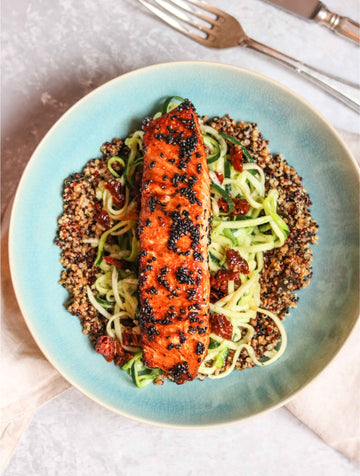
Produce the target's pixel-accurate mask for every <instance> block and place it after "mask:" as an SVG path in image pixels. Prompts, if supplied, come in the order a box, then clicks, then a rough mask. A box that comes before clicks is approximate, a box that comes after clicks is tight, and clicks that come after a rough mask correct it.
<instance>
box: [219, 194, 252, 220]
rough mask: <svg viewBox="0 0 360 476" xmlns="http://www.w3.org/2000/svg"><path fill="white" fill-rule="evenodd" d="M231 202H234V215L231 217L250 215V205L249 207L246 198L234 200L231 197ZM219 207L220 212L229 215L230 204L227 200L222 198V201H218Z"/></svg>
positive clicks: (231, 214)
mask: <svg viewBox="0 0 360 476" xmlns="http://www.w3.org/2000/svg"><path fill="white" fill-rule="evenodd" d="M231 200H232V201H233V202H234V210H233V212H232V213H230V214H229V216H231V217H237V216H241V215H246V214H247V213H248V211H249V210H250V205H249V203H248V201H247V200H245V198H232V197H231ZM218 206H219V210H220V211H221V212H222V213H228V211H229V204H228V202H227V201H226V200H225V198H220V200H218Z"/></svg>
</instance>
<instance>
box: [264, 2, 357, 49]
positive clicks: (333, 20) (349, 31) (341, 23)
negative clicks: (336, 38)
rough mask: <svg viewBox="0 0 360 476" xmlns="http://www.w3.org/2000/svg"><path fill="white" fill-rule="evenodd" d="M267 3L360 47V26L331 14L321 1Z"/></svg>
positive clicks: (345, 18)
mask: <svg viewBox="0 0 360 476" xmlns="http://www.w3.org/2000/svg"><path fill="white" fill-rule="evenodd" d="M267 2H269V3H272V4H274V5H276V6H278V7H280V8H283V9H284V10H287V11H289V12H291V13H295V14H296V15H299V16H301V17H304V18H307V19H308V20H313V21H315V22H317V23H320V24H322V25H324V26H326V27H328V28H329V29H330V30H332V31H334V32H335V33H337V34H339V35H341V36H344V37H346V38H348V39H350V40H352V41H354V42H355V43H356V44H358V45H360V25H359V24H358V23H356V22H355V21H354V20H351V19H350V18H347V17H343V16H341V15H338V14H337V13H334V12H331V11H330V10H329V9H328V8H327V7H326V6H325V5H324V4H323V3H322V2H320V1H319V0H267Z"/></svg>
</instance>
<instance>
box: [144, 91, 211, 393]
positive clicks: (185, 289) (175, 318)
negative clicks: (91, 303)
mask: <svg viewBox="0 0 360 476" xmlns="http://www.w3.org/2000/svg"><path fill="white" fill-rule="evenodd" d="M144 131H145V132H144V172H143V178H142V190H141V192H142V193H141V209H140V217H139V223H138V237H139V240H140V262H139V293H140V316H139V321H140V326H141V334H142V347H143V361H144V363H145V365H147V366H149V367H158V368H160V369H162V370H164V371H165V372H166V373H167V374H168V375H169V376H171V377H172V378H173V379H174V381H175V382H176V383H177V384H182V383H184V382H185V381H187V380H193V379H194V378H195V377H196V374H197V371H198V369H199V366H200V365H201V362H202V361H203V359H204V357H205V355H206V353H207V349H208V345H209V333H210V328H209V297H210V271H209V266H208V251H207V246H208V240H209V234H210V179H209V173H208V167H207V160H206V153H205V150H204V144H203V139H202V135H201V132H200V128H199V122H198V118H197V114H196V112H195V110H194V107H193V105H192V104H191V103H190V102H189V101H187V100H185V101H184V102H183V103H181V104H180V106H178V107H177V108H176V109H174V110H172V111H171V112H169V113H168V114H164V115H163V116H160V117H159V118H157V119H155V120H151V121H149V122H148V123H147V124H145V125H144Z"/></svg>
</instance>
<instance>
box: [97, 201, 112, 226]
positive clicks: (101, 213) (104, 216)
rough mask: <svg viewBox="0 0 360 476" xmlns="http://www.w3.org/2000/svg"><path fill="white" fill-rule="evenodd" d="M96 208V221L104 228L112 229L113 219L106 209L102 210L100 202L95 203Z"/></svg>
mask: <svg viewBox="0 0 360 476" xmlns="http://www.w3.org/2000/svg"><path fill="white" fill-rule="evenodd" d="M94 206H95V212H96V213H95V219H96V221H97V222H98V223H99V224H100V225H101V226H103V227H104V228H110V227H111V218H110V216H109V214H108V212H107V211H106V210H105V209H104V208H102V206H101V205H100V203H99V202H95V203H94Z"/></svg>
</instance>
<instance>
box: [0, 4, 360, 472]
mask: <svg viewBox="0 0 360 476" xmlns="http://www.w3.org/2000/svg"><path fill="white" fill-rule="evenodd" d="M213 3H214V4H216V5H218V6H220V7H222V8H224V9H225V10H227V11H228V12H229V13H232V14H234V15H235V16H236V17H237V18H238V19H239V20H240V21H241V22H242V24H243V27H244V28H245V30H246V31H247V32H248V33H249V34H250V35H251V36H253V37H254V38H256V39H257V40H259V41H261V42H263V43H266V44H269V45H270V46H273V47H275V48H277V49H280V50H282V51H283V52H285V53H287V54H289V55H292V56H294V57H297V58H299V59H301V60H302V61H304V62H306V63H309V64H313V65H317V66H320V67H321V68H322V69H324V70H327V71H329V72H331V73H334V74H337V75H341V76H343V77H347V78H348V79H351V80H353V81H358V82H359V81H360V61H359V60H360V53H359V52H360V48H358V47H356V46H355V45H353V44H351V43H350V42H349V41H347V40H343V39H341V38H339V37H337V36H335V35H334V34H332V33H331V32H329V31H327V30H326V29H325V28H323V27H321V26H319V25H316V24H312V23H310V22H305V21H302V20H301V19H299V18H296V17H293V16H291V15H288V14H287V13H285V12H282V11H279V10H278V9H275V8H274V7H272V6H270V5H268V4H266V3H264V2H263V1H261V0H237V1H236V2H234V1H231V0H223V1H220V0H213ZM326 3H327V5H328V6H329V7H330V8H333V9H334V10H335V11H338V12H339V13H342V14H344V15H349V16H351V17H352V18H354V19H356V18H357V19H359V9H360V7H359V2H358V0H347V1H346V2H343V1H341V0H328V1H327V2H326ZM2 24H3V25H2V41H3V46H2V89H3V100H2V131H3V132H2V133H3V141H2V148H3V152H2V210H3V209H4V208H5V206H6V204H7V202H8V201H9V200H10V198H11V196H12V195H13V193H14V191H15V189H16V185H17V183H18V180H19V178H20V175H21V172H22V170H23V168H24V167H25V165H26V163H27V161H28V160H29V158H30V156H31V153H32V151H33V150H34V148H35V147H36V145H37V144H38V143H39V141H40V140H41V138H42V137H43V135H44V134H45V133H46V131H47V130H48V129H49V128H50V127H51V125H52V124H53V123H54V122H55V120H56V119H57V118H58V117H60V116H61V115H62V114H63V112H64V111H65V110H66V109H68V108H69V107H70V106H71V105H72V104H73V103H74V102H76V101H77V100H78V99H79V98H80V97H82V96H83V95H85V94H86V93H88V92H89V91H91V90H92V89H93V88H95V87H96V86H98V85H100V84H102V83H104V82H106V81H107V80H109V79H111V78H113V77H116V76H117V75H119V74H122V73H124V72H127V71H130V70H133V69H136V68H139V67H142V66H146V65H150V64H155V63H160V62H166V61H175V60H209V61H219V62H224V63H231V64H234V65H239V66H243V67H245V68H249V69H252V70H254V71H258V72H261V73H263V74H265V75H267V76H270V77H272V78H274V79H275V80H278V81H279V82H281V83H283V84H285V85H286V86H288V87H290V88H291V89H293V90H295V91H296V92H298V93H299V94H301V95H302V96H303V97H305V98H306V99H307V100H308V101H310V102H311V103H312V104H313V105H314V106H315V107H316V108H317V109H318V110H319V111H320V112H321V113H322V114H323V115H325V116H326V117H327V118H328V119H329V121H330V122H331V123H332V124H333V125H334V126H336V127H338V128H342V129H345V130H349V131H352V132H359V116H357V115H356V114H355V113H354V112H352V111H351V110H349V109H347V108H346V107H345V106H343V105H342V104H340V103H338V102H337V101H336V100H334V99H332V98H331V97H329V96H328V95H327V94H325V93H323V92H322V91H320V90H319V89H317V88H316V87H315V86H314V85H312V84H311V83H307V82H306V81H305V80H304V79H302V78H300V77H297V76H296V75H295V74H294V73H292V72H290V71H288V70H286V69H284V68H282V67H280V66H278V65H276V64H275V63H273V62H271V61H270V60H267V59H266V58H264V57H262V56H260V55H258V54H256V53H254V52H251V51H249V50H245V49H240V48H236V49H229V50H224V51H217V50H208V49H206V48H204V47H201V46H199V45H197V44H195V43H192V42H191V41H190V40H188V39H186V38H184V37H182V36H180V35H179V34H177V33H175V32H172V31H171V30H170V29H168V28H167V27H166V26H165V25H163V24H162V23H160V22H159V21H158V20H156V19H155V18H153V17H152V16H151V15H150V14H148V13H147V12H146V11H144V10H143V9H142V8H140V7H139V6H138V4H137V2H136V1H135V0H102V1H101V2H99V1H98V0H51V1H48V0H7V1H6V0H5V1H4V2H3V4H2ZM230 471H231V472H236V473H238V474H246V475H247V476H255V475H256V476H258V475H259V476H266V475H273V474H278V475H279V476H282V475H284V476H288V475H294V476H296V475H299V476H300V475H303V474H308V475H309V476H312V475H316V476H318V475H325V474H326V475H327V476H332V475H334V476H335V475H337V476H338V475H346V476H352V475H357V474H359V467H358V466H356V465H355V464H354V463H352V462H350V461H349V460H347V459H346V458H345V457H343V456H342V455H341V454H339V453H337V452H336V451H334V450H333V449H331V448H329V447H328V446H327V445H325V444H324V443H323V442H322V441H321V440H319V439H318V438H317V437H316V436H315V435H314V434H313V433H312V432H311V431H310V430H308V429H307V428H306V427H305V426H304V425H302V424H301V423H300V422H299V421H298V420H296V419H295V418H294V417H293V416H292V415H291V414H290V413H288V412H287V411H286V410H285V409H279V410H276V411H274V412H272V413H270V414H267V415H265V416H262V417H259V418H257V419H255V420H253V421H249V422H246V423H243V424H239V425H236V426H234V427H229V428H224V429H217V430H206V431H205V430H201V431H199V430H194V431H187V430H186V431H185V430H168V429H160V428H153V427H150V426H147V425H144V424H140V423H136V422H133V421H130V420H127V419H124V418H122V417H119V416H117V415H114V414H112V413H110V412H109V411H107V410H105V409H103V408H102V407H100V406H98V405H96V404H95V403H93V402H91V401H90V400H88V399H87V398H86V397H84V396H82V395H81V394H80V393H79V392H77V391H76V390H74V389H71V390H69V391H67V392H66V393H64V394H63V395H61V396H59V397H57V398H55V399H54V400H52V401H51V402H49V403H47V404H46V405H45V406H43V407H42V408H41V409H39V410H38V411H37V413H36V414H35V416H34V418H33V421H32V423H31V425H30V426H29V428H28V430H27V431H26V432H25V434H24V435H23V438H22V439H21V441H20V444H19V445H18V447H17V449H16V451H15V453H14V455H13V457H12V459H11V461H10V463H9V465H8V467H7V469H6V470H5V473H4V474H5V476H23V475H26V476H32V475H36V476H48V475H69V476H73V475H83V474H84V475H85V474H86V475H89V476H90V475H95V474H96V475H97V474H108V475H113V474H117V475H126V476H127V475H129V476H131V475H137V476H138V475H151V476H152V475H154V476H156V475H159V476H161V475H168V474H171V475H200V476H201V475H222V474H226V473H227V472H230Z"/></svg>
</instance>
